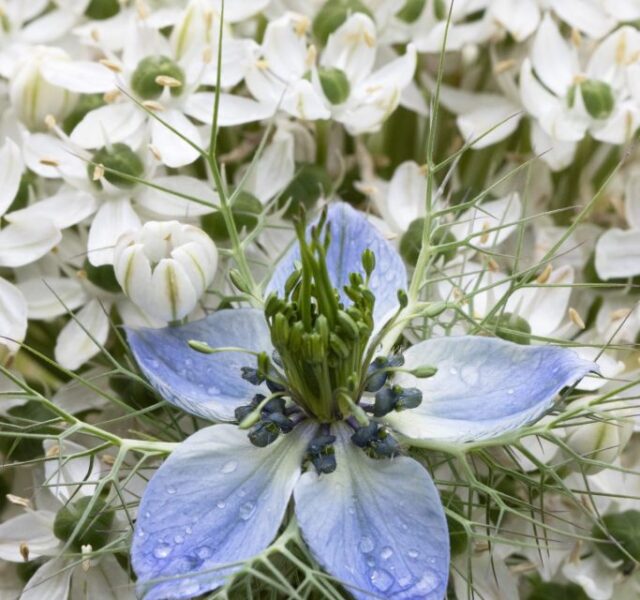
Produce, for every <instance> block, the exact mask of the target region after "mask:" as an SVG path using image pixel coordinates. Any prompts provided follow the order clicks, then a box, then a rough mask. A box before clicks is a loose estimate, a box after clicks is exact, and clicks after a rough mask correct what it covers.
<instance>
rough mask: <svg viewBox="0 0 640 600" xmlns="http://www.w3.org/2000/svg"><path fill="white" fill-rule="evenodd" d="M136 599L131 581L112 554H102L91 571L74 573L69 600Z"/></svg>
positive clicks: (82, 570)
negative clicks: (92, 599)
mask: <svg viewBox="0 0 640 600" xmlns="http://www.w3.org/2000/svg"><path fill="white" fill-rule="evenodd" d="M93 562H94V561H93V560H92V563H93ZM134 597H135V594H134V590H133V583H132V582H131V579H130V578H129V576H128V575H127V572H126V571H125V570H124V569H123V568H122V567H121V566H120V564H119V563H118V561H117V560H116V559H115V558H114V556H113V555H112V554H107V553H105V554H102V555H101V556H100V558H99V559H97V564H95V565H94V564H92V565H91V567H90V568H89V570H87V571H85V570H84V569H76V570H75V571H74V573H73V577H72V579H71V596H70V599H69V600H89V599H91V598H95V599H96V600H132V599H133V598H134Z"/></svg>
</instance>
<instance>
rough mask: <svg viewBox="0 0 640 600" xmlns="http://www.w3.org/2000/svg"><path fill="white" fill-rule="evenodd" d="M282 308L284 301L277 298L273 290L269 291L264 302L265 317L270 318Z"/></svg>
mask: <svg viewBox="0 0 640 600" xmlns="http://www.w3.org/2000/svg"><path fill="white" fill-rule="evenodd" d="M283 309H284V302H283V301H282V300H281V299H280V298H278V295H277V294H276V293H275V292H271V294H269V295H268V296H267V299H266V300H265V302H264V314H265V316H266V317H267V319H271V318H272V317H273V316H274V315H275V314H276V313H278V312H280V311H282V310H283Z"/></svg>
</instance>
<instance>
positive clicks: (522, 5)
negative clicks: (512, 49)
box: [490, 0, 540, 42]
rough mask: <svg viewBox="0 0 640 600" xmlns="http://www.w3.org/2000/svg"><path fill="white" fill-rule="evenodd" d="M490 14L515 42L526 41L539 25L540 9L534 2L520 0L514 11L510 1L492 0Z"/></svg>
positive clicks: (532, 0)
mask: <svg viewBox="0 0 640 600" xmlns="http://www.w3.org/2000/svg"><path fill="white" fill-rule="evenodd" d="M490 10H491V14H492V16H493V18H494V19H495V20H496V21H498V23H500V24H501V25H502V26H503V27H504V28H505V29H506V30H507V31H508V32H509V33H510V34H511V35H512V36H513V38H514V39H515V40H516V41H517V42H522V41H524V40H526V39H527V38H528V37H529V36H530V35H531V34H532V33H533V32H534V31H535V30H536V28H537V27H538V23H540V8H539V7H538V4H537V3H536V2H535V0H520V2H519V3H518V7H517V10H514V6H513V3H512V2H511V1H510V0H494V2H492V3H491V9H490Z"/></svg>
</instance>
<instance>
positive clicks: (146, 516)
mask: <svg viewBox="0 0 640 600" xmlns="http://www.w3.org/2000/svg"><path fill="white" fill-rule="evenodd" d="M144 518H145V519H150V518H151V513H150V512H149V511H147V512H146V513H144Z"/></svg>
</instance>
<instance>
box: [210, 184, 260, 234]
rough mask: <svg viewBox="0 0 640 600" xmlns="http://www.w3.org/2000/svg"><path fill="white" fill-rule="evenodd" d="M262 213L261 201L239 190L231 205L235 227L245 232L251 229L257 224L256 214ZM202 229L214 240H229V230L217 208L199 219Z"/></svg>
mask: <svg viewBox="0 0 640 600" xmlns="http://www.w3.org/2000/svg"><path fill="white" fill-rule="evenodd" d="M260 213H262V203H261V202H260V200H258V199H257V198H256V197H255V196H253V195H252V194H250V193H249V192H245V191H241V192H240V193H239V194H238V197H237V198H236V199H235V201H234V202H233V205H232V206H231V214H232V215H233V222H234V223H235V224H236V229H237V230H238V231H241V230H243V229H246V231H247V232H251V231H253V230H254V229H255V228H256V226H257V225H258V216H259V215H260ZM200 225H201V226H202V229H204V231H205V232H206V233H207V234H208V235H209V237H210V238H211V239H212V240H213V241H214V242H226V241H228V240H229V232H228V231H227V225H226V223H225V222H224V216H223V215H222V212H220V211H219V210H217V211H216V212H214V213H211V214H209V215H204V216H203V217H202V218H201V219H200Z"/></svg>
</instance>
